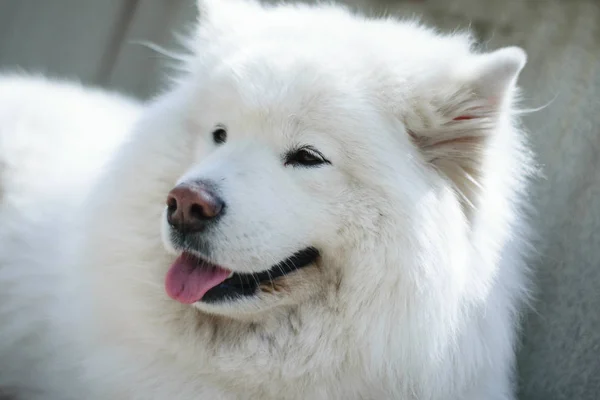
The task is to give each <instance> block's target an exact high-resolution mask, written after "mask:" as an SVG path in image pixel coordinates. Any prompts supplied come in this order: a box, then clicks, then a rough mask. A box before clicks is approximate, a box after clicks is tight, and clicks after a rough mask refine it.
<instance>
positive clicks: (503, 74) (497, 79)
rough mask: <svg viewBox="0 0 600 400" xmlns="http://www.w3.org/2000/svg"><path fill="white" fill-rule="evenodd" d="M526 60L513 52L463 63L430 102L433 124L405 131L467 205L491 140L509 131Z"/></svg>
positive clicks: (515, 49) (509, 49) (510, 49)
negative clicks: (439, 95) (432, 111)
mask: <svg viewBox="0 0 600 400" xmlns="http://www.w3.org/2000/svg"><path fill="white" fill-rule="evenodd" d="M526 60H527V56H526V54H525V52H524V51H523V50H522V49H520V48H518V47H507V48H503V49H500V50H496V51H494V52H491V53H487V54H477V55H473V56H471V57H469V59H468V60H466V61H465V62H462V63H459V65H457V67H456V68H455V69H454V70H453V71H451V74H450V87H451V90H450V91H447V92H443V94H442V95H441V98H437V99H436V100H435V103H436V104H434V107H435V109H436V112H435V115H436V119H438V120H437V121H434V123H427V124H423V125H422V126H420V127H419V126H417V127H415V128H414V129H413V128H410V127H409V128H410V131H409V133H410V135H411V136H412V138H413V139H414V142H415V143H416V145H417V146H418V147H419V149H420V150H421V153H422V154H423V155H424V157H425V159H426V160H427V161H428V162H430V163H431V164H433V165H434V166H435V167H436V169H437V170H439V171H440V172H441V173H442V174H444V175H445V176H446V177H448V178H449V179H450V180H451V181H452V182H453V183H454V185H455V188H456V190H457V192H458V193H460V195H461V196H462V199H463V200H464V201H465V203H467V204H468V205H471V206H473V201H474V198H475V197H476V195H477V190H478V189H479V188H480V185H479V181H480V178H481V171H482V163H483V162H484V159H485V155H486V152H487V151H489V150H490V144H491V142H492V141H493V137H494V135H495V134H502V132H503V131H506V129H513V128H512V126H511V124H512V118H511V116H512V105H513V104H512V103H513V102H514V98H515V91H516V81H517V78H518V76H519V73H520V72H521V70H522V69H523V67H524V66H525V63H526Z"/></svg>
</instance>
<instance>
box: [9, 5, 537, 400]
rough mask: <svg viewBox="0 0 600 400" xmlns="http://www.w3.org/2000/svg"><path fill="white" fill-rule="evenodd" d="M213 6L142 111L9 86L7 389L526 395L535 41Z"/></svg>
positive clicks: (224, 395)
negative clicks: (526, 79) (516, 373)
mask: <svg viewBox="0 0 600 400" xmlns="http://www.w3.org/2000/svg"><path fill="white" fill-rule="evenodd" d="M201 9H202V12H201V16H202V17H201V22H200V23H199V28H198V30H197V31H196V32H194V34H193V35H192V36H191V39H190V41H189V43H188V48H189V49H190V53H189V55H186V56H185V57H184V60H183V61H182V65H181V67H182V68H181V72H180V73H179V75H177V77H176V79H175V80H174V83H173V84H172V86H171V87H170V89H169V90H168V91H167V92H165V93H164V94H162V95H160V96H159V97H157V98H156V99H154V100H153V101H152V102H150V103H149V104H147V105H143V106H142V105H139V104H136V103H135V102H133V101H130V100H127V99H123V98H121V97H118V96H116V95H112V94H107V93H99V92H96V91H93V90H90V89H83V88H78V87H75V86H74V85H72V84H66V83H51V82H47V81H43V80H39V79H37V80H35V79H34V80H31V79H25V78H17V77H6V78H3V79H2V80H0V179H1V180H0V196H1V207H2V208H0V289H1V290H0V320H1V321H2V324H1V326H2V327H1V328H0V338H2V341H1V343H2V344H1V345H0V360H2V361H1V362H2V368H1V370H0V387H5V388H7V389H8V390H9V391H12V392H14V393H15V394H16V395H17V396H18V395H21V396H22V398H27V399H82V398H86V399H92V400H93V399H165V398H171V399H182V400H187V399H190V400H191V399H198V398H200V399H203V398H220V399H305V398H316V399H420V400H459V399H460V400H482V399H486V400H492V399H494V400H509V399H513V398H514V393H513V391H514V388H513V364H514V346H515V342H516V333H517V328H518V317H519V311H520V308H521V303H522V302H523V299H524V295H525V292H526V288H527V280H526V276H525V272H526V268H525V257H524V255H525V254H526V252H525V250H526V246H525V244H526V239H527V235H528V233H527V225H526V221H525V217H524V213H523V211H522V208H523V203H524V200H525V199H526V197H525V193H526V192H525V189H526V186H527V185H526V184H527V180H528V178H529V177H530V175H531V173H532V168H531V159H530V156H529V153H528V151H527V150H526V147H525V146H524V141H523V137H522V136H523V134H522V131H521V129H520V128H519V127H518V125H517V121H516V111H515V105H514V102H515V91H516V89H515V82H516V79H517V76H518V74H519V72H520V70H521V69H522V68H523V66H524V64H525V54H524V53H523V51H522V50H520V49H518V48H506V49H502V50H498V51H495V52H492V53H486V54H479V53H476V52H474V50H473V45H472V41H471V39H470V38H469V37H468V36H467V35H459V34H456V35H453V36H444V35H441V34H439V33H436V32H434V31H432V30H430V29H427V28H425V27H422V26H420V25H419V24H417V23H413V22H398V21H394V20H391V19H390V20H365V19H362V18H360V17H357V16H353V15H351V14H350V13H349V12H347V11H345V10H342V9H339V8H337V7H333V6H318V7H309V6H290V5H287V6H277V7H268V8H265V7H264V6H260V5H258V4H256V3H253V2H250V1H236V0H230V1H227V2H217V1H204V2H201ZM165 289H166V290H165Z"/></svg>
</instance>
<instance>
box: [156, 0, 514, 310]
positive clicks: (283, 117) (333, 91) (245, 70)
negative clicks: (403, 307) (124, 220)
mask: <svg viewBox="0 0 600 400" xmlns="http://www.w3.org/2000/svg"><path fill="white" fill-rule="evenodd" d="M206 3H207V4H204V3H203V5H204V9H203V12H204V17H203V20H202V23H201V27H200V29H199V31H198V32H197V33H196V34H195V35H194V37H193V40H191V41H190V45H189V47H190V50H191V53H192V56H190V57H189V58H187V59H186V61H185V63H184V70H185V72H184V73H182V75H181V76H180V77H179V83H178V84H177V85H176V88H175V89H174V90H173V92H172V93H171V95H170V98H173V99H176V101H175V100H174V102H176V103H177V106H174V105H173V104H169V105H168V106H167V107H166V108H169V109H177V117H176V119H178V124H179V126H181V127H182V129H181V131H182V133H181V135H184V136H185V138H186V140H185V143H186V144H185V146H183V147H182V148H180V151H181V153H180V154H173V155H172V157H176V158H180V159H181V163H180V169H181V171H182V173H181V175H180V176H179V177H178V178H177V181H176V182H175V184H174V185H173V188H172V190H171V192H169V193H165V198H166V201H165V208H164V212H163V215H162V217H161V221H162V222H161V223H162V237H163V242H164V245H165V247H166V249H167V250H168V251H169V252H170V253H171V254H173V255H174V256H175V257H176V260H175V261H174V263H173V264H172V266H171V267H170V270H169V272H168V274H167V279H166V287H167V292H168V293H169V295H170V296H171V297H172V298H173V299H175V300H178V301H180V302H182V303H185V304H193V305H194V306H195V307H197V308H199V309H201V310H203V311H206V312H209V313H213V314H222V315H228V316H238V317H239V316H247V315H253V314H256V313H259V314H260V313H261V312H263V311H266V310H270V309H272V308H274V307H278V306H282V305H290V304H298V303H301V302H304V301H308V300H309V299H314V298H321V299H329V298H331V296H335V294H334V293H337V295H339V292H336V290H339V288H340V285H342V282H345V283H352V282H354V285H352V284H349V285H348V286H347V287H352V288H356V287H360V284H359V283H360V282H365V281H370V283H371V284H370V285H369V287H372V288H378V287H381V285H382V282H385V281H392V282H396V281H398V279H402V277H403V274H407V271H405V270H403V267H402V263H403V260H415V259H419V258H422V259H425V258H426V259H429V260H433V261H432V262H438V261H439V262H446V261H447V260H448V259H454V260H455V261H456V260H457V259H459V258H460V257H461V256H460V253H461V251H460V250H457V249H460V246H461V243H462V241H464V240H465V238H466V232H467V225H468V219H469V215H468V214H469V213H468V211H466V209H468V208H469V206H472V205H473V203H476V202H477V199H478V194H479V190H480V187H481V185H480V183H479V180H480V178H481V175H482V173H481V171H482V165H483V162H484V160H485V157H486V153H485V149H486V148H487V147H486V146H487V144H488V143H490V142H493V140H494V139H493V134H494V132H496V131H497V130H499V128H498V127H499V126H500V125H501V124H502V123H503V121H502V117H503V115H504V113H505V111H506V110H508V108H509V107H510V100H511V96H509V94H510V93H511V90H512V88H513V86H514V81H515V78H516V76H517V74H518V72H519V71H520V69H521V68H522V66H523V64H524V59H525V58H524V54H523V52H522V51H521V50H520V49H515V48H510V49H504V50H500V51H497V52H495V53H491V54H487V55H476V54H473V53H472V52H471V49H470V41H469V39H468V38H467V37H466V36H451V37H441V36H439V35H437V34H436V33H434V32H432V31H429V30H427V29H425V28H422V27H420V26H418V25H417V24H413V23H403V24H400V23H397V22H394V21H362V20H358V19H356V18H355V17H353V16H351V15H350V14H349V13H347V12H346V11H343V10H340V9H337V8H325V9H319V11H318V12H315V10H314V9H312V8H309V7H297V6H296V7H290V6H287V7H286V6H282V7H276V8H263V6H259V5H258V4H255V3H252V2H236V1H232V2H226V4H220V5H218V4H216V2H215V3H214V4H213V3H212V2H206ZM242 21H244V24H243V26H242V24H241V22H242ZM307 26H311V29H310V30H308V29H307ZM273 32H280V35H277V36H273ZM395 38H405V39H407V40H404V41H402V42H398V41H397V40H396V39H395ZM167 103H168V102H167ZM183 155H185V156H183ZM424 226H431V227H433V228H432V229H433V230H432V231H431V232H430V234H429V236H427V237H424V235H425V234H424V233H423V232H424ZM434 231H435V232H434ZM419 238H421V239H419ZM453 254H454V255H453ZM367 255H368V258H369V262H368V263H366V262H364V259H365V257H366V256H367ZM375 255H376V256H375ZM436 257H437V258H436ZM390 258H393V259H394V260H396V261H394V263H392V264H394V265H390V262H389V260H390ZM407 264H410V263H407ZM408 272H410V271H408ZM353 290H354V289H353ZM365 295H366V294H365Z"/></svg>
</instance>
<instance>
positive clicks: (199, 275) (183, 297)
mask: <svg viewBox="0 0 600 400" xmlns="http://www.w3.org/2000/svg"><path fill="white" fill-rule="evenodd" d="M230 273H231V271H228V270H226V269H224V268H221V267H218V266H216V265H212V264H209V263H207V262H204V261H202V260H200V259H198V258H196V257H194V256H192V255H189V254H185V253H184V254H182V255H181V256H179V258H177V260H175V262H174V263H173V265H171V268H170V269H169V272H167V276H166V278H165V289H166V290H167V294H168V295H169V297H171V298H172V299H173V300H177V301H178V302H180V303H183V304H193V303H195V302H197V301H199V300H200V299H202V297H203V296H204V294H205V293H206V292H208V291H209V290H210V289H212V288H214V287H215V286H217V285H219V284H220V283H222V282H223V281H224V280H225V279H227V278H228V277H229V274H230Z"/></svg>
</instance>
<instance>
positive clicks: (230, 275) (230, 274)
mask: <svg viewBox="0 0 600 400" xmlns="http://www.w3.org/2000/svg"><path fill="white" fill-rule="evenodd" d="M232 276H233V271H231V272H230V273H229V276H228V277H227V279H229V278H231V277H232Z"/></svg>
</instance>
